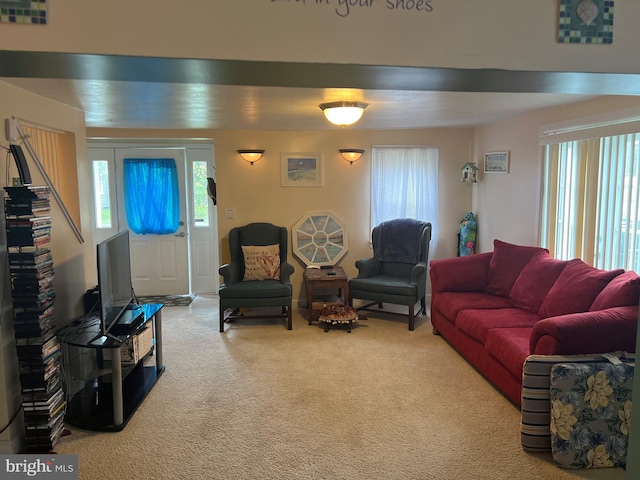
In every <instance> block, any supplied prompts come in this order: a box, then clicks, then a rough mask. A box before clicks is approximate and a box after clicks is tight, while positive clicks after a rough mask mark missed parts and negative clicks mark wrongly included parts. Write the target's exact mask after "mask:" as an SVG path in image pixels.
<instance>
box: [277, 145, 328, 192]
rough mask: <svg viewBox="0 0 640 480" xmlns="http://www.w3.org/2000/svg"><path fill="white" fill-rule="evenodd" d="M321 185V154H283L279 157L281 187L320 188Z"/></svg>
mask: <svg viewBox="0 0 640 480" xmlns="http://www.w3.org/2000/svg"><path fill="white" fill-rule="evenodd" d="M323 183H324V172H323V168H322V154H321V153H283V154H282V155H281V185H282V186H283V187H321V186H322V185H323Z"/></svg>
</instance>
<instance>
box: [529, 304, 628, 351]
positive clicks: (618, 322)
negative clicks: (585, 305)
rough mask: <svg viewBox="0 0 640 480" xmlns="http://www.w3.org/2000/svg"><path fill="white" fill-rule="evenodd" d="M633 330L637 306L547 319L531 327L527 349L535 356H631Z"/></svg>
mask: <svg viewBox="0 0 640 480" xmlns="http://www.w3.org/2000/svg"><path fill="white" fill-rule="evenodd" d="M637 327H638V306H637V305H632V306H628V307H614V308H607V309H605V310H598V311H595V312H581V313H572V314H569V315H560V316H557V317H549V318H545V319H543V320H540V321H539V322H538V323H536V324H535V326H534V327H533V330H532V331H531V337H530V338H529V348H530V352H531V354H535V355H578V354H591V353H606V352H613V351H616V350H622V351H625V352H635V351H636V334H637Z"/></svg>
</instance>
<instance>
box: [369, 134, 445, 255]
mask: <svg viewBox="0 0 640 480" xmlns="http://www.w3.org/2000/svg"><path fill="white" fill-rule="evenodd" d="M438 157H439V150H438V148H436V147H422V146H390V147H387V146H384V147H374V148H373V149H372V155H371V159H372V160H371V161H372V167H371V172H372V178H371V226H372V227H374V226H376V225H378V224H379V223H381V222H384V221H386V220H393V219H395V218H415V219H416V220H422V221H425V222H431V226H432V234H431V244H430V251H431V253H430V256H431V257H433V254H434V253H435V249H436V244H437V238H438V236H437V225H438Z"/></svg>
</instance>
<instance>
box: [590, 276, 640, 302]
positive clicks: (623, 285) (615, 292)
mask: <svg viewBox="0 0 640 480" xmlns="http://www.w3.org/2000/svg"><path fill="white" fill-rule="evenodd" d="M639 300H640V276H638V274H637V273H636V272H633V271H631V270H629V271H628V272H625V273H623V274H621V275H618V276H617V277H615V278H614V279H613V280H611V281H610V282H609V283H608V284H607V286H606V287H604V289H603V290H602V291H601V292H600V293H599V294H598V296H597V297H596V299H595V300H594V301H593V303H592V304H591V308H590V309H589V310H590V311H592V312H594V311H596V310H604V309H605V308H612V307H626V306H628V305H637V304H638V301H639Z"/></svg>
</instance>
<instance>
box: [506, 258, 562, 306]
mask: <svg viewBox="0 0 640 480" xmlns="http://www.w3.org/2000/svg"><path fill="white" fill-rule="evenodd" d="M568 263H569V262H568V261H566V260H557V259H555V258H553V257H551V256H549V254H548V253H547V252H544V251H543V252H538V253H536V254H535V255H534V256H533V258H532V259H531V260H530V261H529V263H527V265H526V266H525V267H524V269H523V270H522V273H520V275H519V276H518V278H517V279H516V283H514V284H513V288H512V289H511V293H510V294H509V301H510V302H511V303H513V304H514V305H515V306H516V307H518V308H522V309H524V310H529V311H530V312H533V313H538V310H540V306H541V305H542V302H543V301H544V298H545V297H546V296H547V293H549V290H551V287H553V284H554V283H555V281H556V280H557V279H558V276H559V275H560V273H561V272H562V270H564V268H565V267H566V266H567V264H568Z"/></svg>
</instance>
